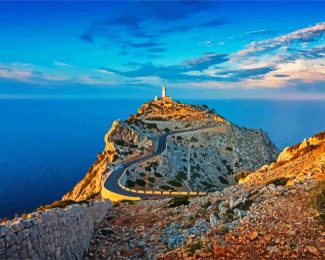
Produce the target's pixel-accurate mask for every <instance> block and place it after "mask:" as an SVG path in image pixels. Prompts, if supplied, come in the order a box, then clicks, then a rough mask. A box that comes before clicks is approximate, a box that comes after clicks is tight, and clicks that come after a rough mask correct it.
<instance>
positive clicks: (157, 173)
mask: <svg viewBox="0 0 325 260" xmlns="http://www.w3.org/2000/svg"><path fill="white" fill-rule="evenodd" d="M154 175H155V176H156V177H157V178H161V177H162V175H161V174H160V173H159V172H154Z"/></svg>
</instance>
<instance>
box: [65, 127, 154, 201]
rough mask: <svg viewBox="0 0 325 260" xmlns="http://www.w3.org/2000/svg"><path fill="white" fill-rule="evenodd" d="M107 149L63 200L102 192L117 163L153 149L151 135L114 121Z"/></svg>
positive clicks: (105, 139) (106, 141) (84, 197)
mask: <svg viewBox="0 0 325 260" xmlns="http://www.w3.org/2000/svg"><path fill="white" fill-rule="evenodd" d="M104 141H105V149H104V151H103V152H102V153H101V154H99V155H98V159H97V161H96V162H95V163H94V164H93V166H92V167H91V168H90V169H89V171H88V172H87V174H86V175H85V177H84V178H83V179H82V180H81V181H80V182H79V183H78V184H77V185H76V186H75V187H74V188H73V189H72V190H71V191H70V192H68V193H67V194H65V195H64V196H63V198H62V200H75V201H80V200H85V199H89V198H92V197H94V196H97V195H98V194H99V193H100V190H101V187H102V184H103V181H104V179H105V174H106V173H107V172H108V171H110V169H111V167H113V166H114V165H116V164H117V163H119V162H121V161H123V160H128V159H132V158H136V157H138V156H141V155H142V154H144V153H148V152H151V151H153V142H152V140H151V139H150V137H149V136H143V135H141V134H139V133H137V132H136V131H135V130H134V129H132V128H131V127H130V126H129V125H128V124H126V123H125V122H120V121H114V122H113V124H112V127H111V129H110V130H109V131H108V132H107V134H106V135H105V138H104Z"/></svg>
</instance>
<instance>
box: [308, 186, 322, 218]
mask: <svg viewBox="0 0 325 260" xmlns="http://www.w3.org/2000/svg"><path fill="white" fill-rule="evenodd" d="M310 201H311V204H312V206H313V207H314V208H316V209H317V210H318V211H319V213H320V215H319V216H320V219H321V221H322V223H323V224H325V181H321V182H319V183H318V184H317V185H316V186H315V187H314V188H313V189H312V190H311V191H310Z"/></svg>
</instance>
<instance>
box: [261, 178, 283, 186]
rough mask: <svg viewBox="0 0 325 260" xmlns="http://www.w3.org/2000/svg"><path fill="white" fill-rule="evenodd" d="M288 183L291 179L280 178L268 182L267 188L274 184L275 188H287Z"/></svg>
mask: <svg viewBox="0 0 325 260" xmlns="http://www.w3.org/2000/svg"><path fill="white" fill-rule="evenodd" d="M288 181H289V178H285V177H280V178H276V179H273V180H270V181H268V182H267V183H266V186H268V185H270V184H274V185H275V186H285V185H286V184H287V182H288Z"/></svg>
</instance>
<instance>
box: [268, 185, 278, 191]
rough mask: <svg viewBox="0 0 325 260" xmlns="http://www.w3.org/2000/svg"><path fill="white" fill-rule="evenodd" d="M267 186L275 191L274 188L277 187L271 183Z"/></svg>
mask: <svg viewBox="0 0 325 260" xmlns="http://www.w3.org/2000/svg"><path fill="white" fill-rule="evenodd" d="M267 187H268V189H269V190H271V191H276V189H277V187H276V186H275V185H274V184H273V183H271V184H269V186H267Z"/></svg>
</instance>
